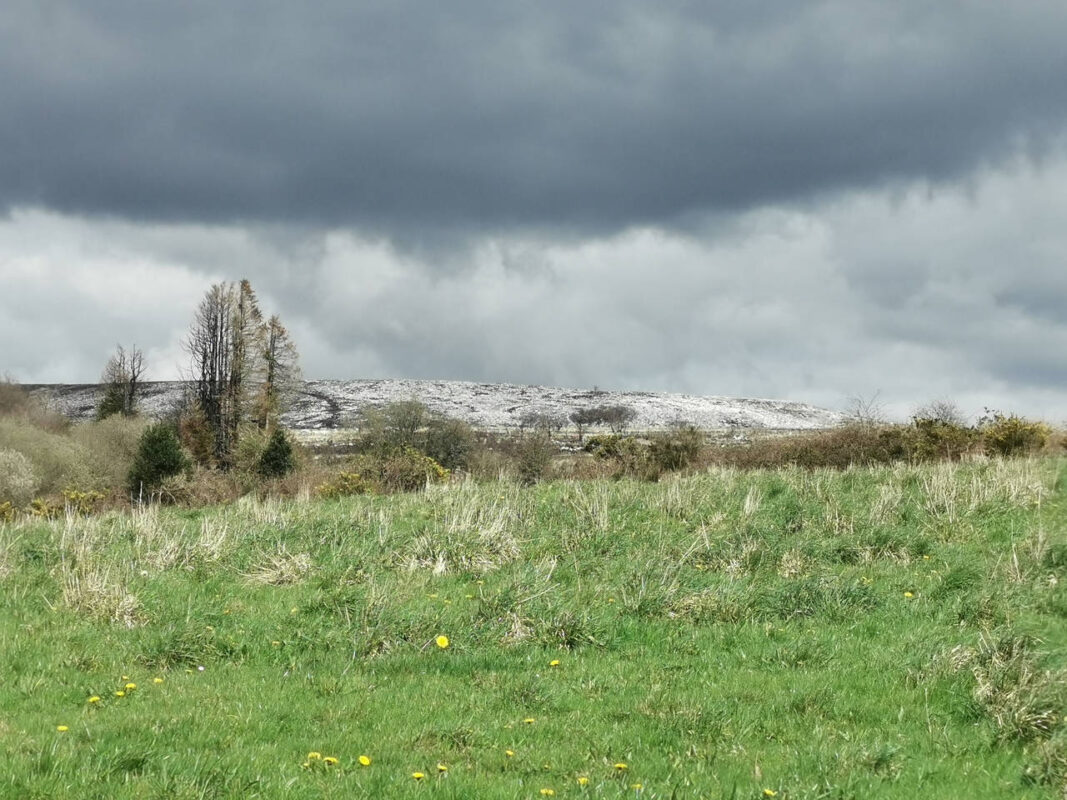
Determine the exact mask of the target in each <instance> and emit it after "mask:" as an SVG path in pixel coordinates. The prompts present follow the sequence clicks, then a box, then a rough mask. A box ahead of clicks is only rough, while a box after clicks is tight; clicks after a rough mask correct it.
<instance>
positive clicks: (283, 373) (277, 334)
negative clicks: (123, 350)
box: [183, 280, 299, 468]
mask: <svg viewBox="0 0 1067 800" xmlns="http://www.w3.org/2000/svg"><path fill="white" fill-rule="evenodd" d="M183 344H184V346H185V349H186V351H187V352H188V353H189V355H190V357H191V360H192V375H191V378H190V382H191V383H192V385H193V395H194V401H195V405H196V407H197V408H198V409H199V414H200V415H201V416H202V418H203V425H204V426H205V427H206V428H207V429H208V430H209V431H210V432H211V434H212V437H213V440H214V441H213V446H212V455H213V457H214V461H215V463H217V464H218V465H219V466H221V467H223V468H228V467H229V466H230V461H231V455H232V453H233V450H234V446H235V445H236V444H237V439H238V436H239V432H240V426H241V425H242V424H244V423H248V424H252V423H254V424H256V425H257V426H259V427H260V428H261V429H265V428H266V427H267V425H268V423H270V422H271V421H273V420H275V419H276V418H277V416H278V415H280V413H281V411H282V406H283V405H284V402H285V399H286V398H287V396H288V395H291V393H292V389H293V388H295V385H296V383H297V381H298V380H299V367H298V366H297V355H296V347H295V346H294V345H293V343H292V340H291V339H290V338H289V333H288V331H286V330H285V328H284V327H283V326H282V324H281V322H280V321H279V319H278V317H276V316H274V317H271V318H270V319H269V320H268V321H266V322H264V317H263V312H262V311H260V308H259V300H258V299H257V298H256V293H255V291H254V290H253V289H252V284H251V283H249V282H248V281H247V280H242V281H240V282H239V283H217V284H215V285H213V286H212V287H211V288H210V289H209V290H208V291H207V293H206V294H205V295H204V298H203V300H201V301H200V305H199V306H198V307H197V310H196V315H195V317H194V318H193V325H192V327H191V328H190V331H189V336H188V338H187V339H186V340H185V342H184V343H183Z"/></svg>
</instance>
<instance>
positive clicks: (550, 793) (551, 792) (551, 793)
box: [541, 788, 556, 797]
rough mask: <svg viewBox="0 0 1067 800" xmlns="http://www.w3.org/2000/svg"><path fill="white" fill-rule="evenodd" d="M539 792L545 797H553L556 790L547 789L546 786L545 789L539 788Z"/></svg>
mask: <svg viewBox="0 0 1067 800" xmlns="http://www.w3.org/2000/svg"><path fill="white" fill-rule="evenodd" d="M541 794H543V795H544V796H545V797H554V796H555V794H556V790H555V789H547V788H546V789H542V790H541Z"/></svg>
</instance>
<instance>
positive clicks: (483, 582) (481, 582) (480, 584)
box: [475, 581, 485, 586]
mask: <svg viewBox="0 0 1067 800" xmlns="http://www.w3.org/2000/svg"><path fill="white" fill-rule="evenodd" d="M475 583H477V584H478V585H479V586H485V581H475Z"/></svg>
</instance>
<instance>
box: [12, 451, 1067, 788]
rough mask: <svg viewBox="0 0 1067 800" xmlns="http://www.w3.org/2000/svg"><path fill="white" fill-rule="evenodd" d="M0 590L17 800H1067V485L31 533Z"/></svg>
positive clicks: (923, 481)
mask: <svg viewBox="0 0 1067 800" xmlns="http://www.w3.org/2000/svg"><path fill="white" fill-rule="evenodd" d="M0 578H2V583H0V586H2V590H3V604H2V607H0V653H2V659H0V796H2V797H4V798H8V797H11V798H221V797H241V798H250V797H268V798H276V797H277V798H315V797H323V798H325V797H390V798H406V797H412V798H415V797H420V798H421V797H431V796H436V797H445V798H516V797H518V798H523V797H529V798H539V797H542V796H556V797H610V798H615V797H631V798H632V797H647V798H671V797H674V798H691V797H692V798H696V797H707V798H763V797H778V798H780V799H781V800H787V799H788V800H799V798H857V800H858V799H859V798H864V799H866V798H916V797H923V798H960V797H968V798H1035V799H1036V798H1049V799H1051V798H1061V797H1065V796H1067V794H1065V793H1067V723H1065V714H1067V459H1063V458H1042V459H1014V460H990V459H976V460H973V461H969V462H966V463H963V464H951V463H941V464H929V465H923V466H911V465H906V464H901V465H896V466H893V467H884V468H872V469H859V468H856V469H850V470H845V471H839V472H831V471H822V470H814V471H805V470H800V469H785V470H781V471H751V472H746V471H737V470H727V469H713V470H710V471H707V472H702V473H700V474H696V475H689V476H671V477H669V478H668V479H665V480H664V481H662V482H660V483H639V482H632V481H628V480H621V481H589V482H550V483H544V484H540V485H536V486H533V487H530V488H523V487H520V486H519V485H517V484H515V483H510V482H490V483H474V482H466V483H456V484H451V485H442V486H431V487H429V488H428V489H427V491H426V492H423V493H418V494H408V495H393V496H373V497H353V498H345V499H341V500H335V501H329V502H325V501H310V500H292V501H272V500H254V499H251V498H249V499H244V500H241V501H239V502H237V503H236V504H234V505H231V506H226V507H219V508H209V509H198V510H188V509H157V508H148V509H146V510H143V511H135V512H133V513H110V514H106V515H102V516H97V517H90V518H76V517H68V518H66V519H60V520H56V521H51V522H49V521H29V520H26V521H21V522H17V523H8V524H6V525H4V524H3V523H0ZM441 637H447V641H446V639H445V638H441ZM446 644H447V646H442V645H446ZM361 756H365V757H366V758H365V759H364V761H367V762H369V763H367V764H363V763H361V761H360V758H361ZM334 759H336V763H335V762H334ZM417 775H422V776H423V777H421V778H420V777H415V776H417Z"/></svg>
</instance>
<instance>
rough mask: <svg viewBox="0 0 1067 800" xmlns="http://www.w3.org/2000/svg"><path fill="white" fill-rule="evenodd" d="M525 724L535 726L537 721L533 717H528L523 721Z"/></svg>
mask: <svg viewBox="0 0 1067 800" xmlns="http://www.w3.org/2000/svg"><path fill="white" fill-rule="evenodd" d="M523 722H525V723H526V724H527V725H533V724H534V723H535V722H537V720H535V719H534V718H533V717H527V718H526V719H524V720H523Z"/></svg>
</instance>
